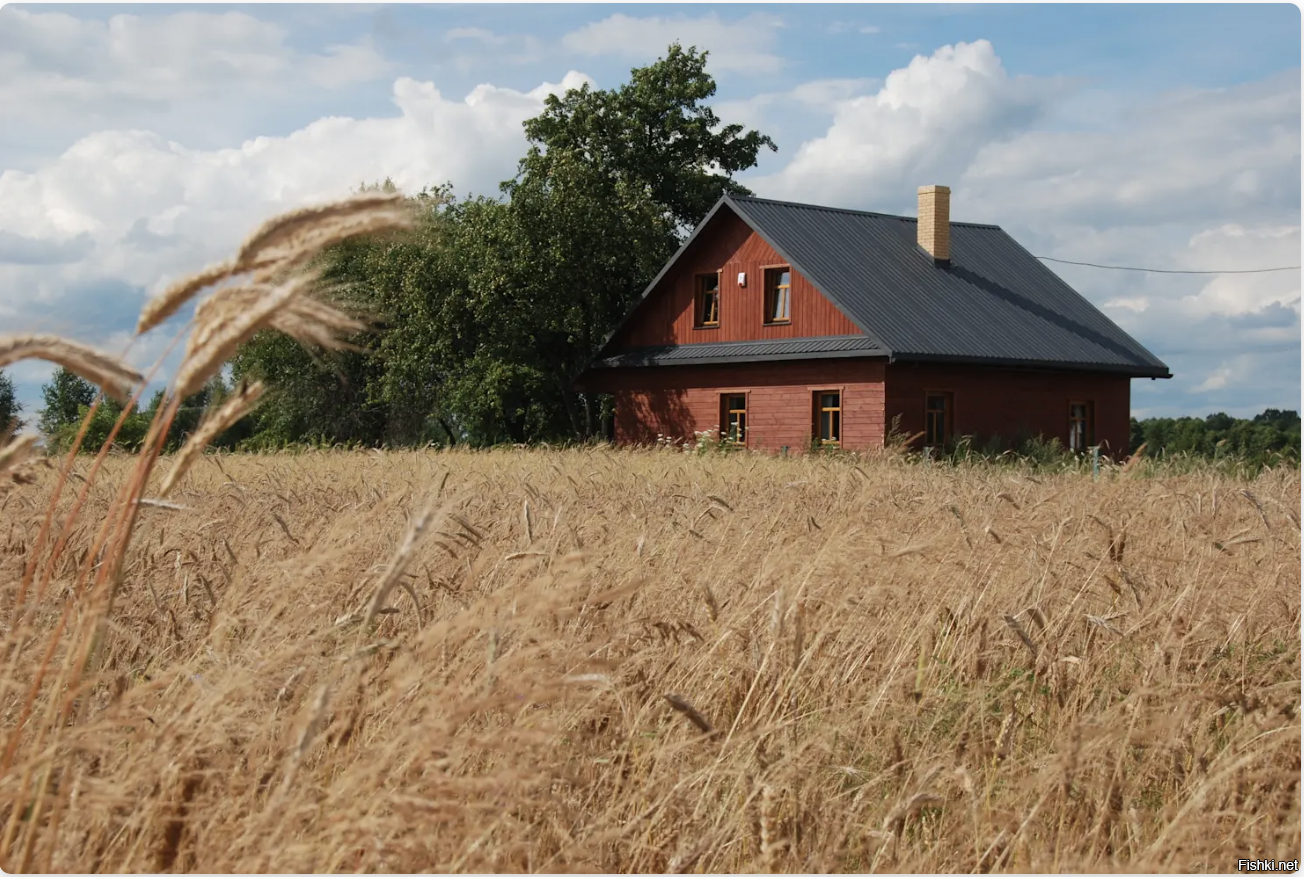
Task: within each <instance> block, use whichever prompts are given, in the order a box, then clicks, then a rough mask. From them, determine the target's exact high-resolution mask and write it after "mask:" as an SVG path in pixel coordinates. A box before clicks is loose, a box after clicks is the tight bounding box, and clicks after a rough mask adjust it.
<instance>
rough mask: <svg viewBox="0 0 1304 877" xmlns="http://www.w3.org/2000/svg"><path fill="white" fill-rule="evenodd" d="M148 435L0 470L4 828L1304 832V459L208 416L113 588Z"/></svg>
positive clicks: (770, 862) (849, 861) (141, 836)
mask: <svg viewBox="0 0 1304 877" xmlns="http://www.w3.org/2000/svg"><path fill="white" fill-rule="evenodd" d="M131 462H132V461H131V459H130V458H117V457H112V456H111V457H109V458H108V460H107V462H106V468H105V470H104V471H103V472H101V473H99V475H98V477H93V478H90V480H85V479H87V478H88V477H89V469H90V467H91V465H92V462H91V460H90V459H88V458H84V459H79V460H78V461H77V462H76V463H75V464H74V469H73V472H74V473H75V474H74V475H73V476H72V477H70V479H69V481H68V484H67V487H66V488H65V489H64V490H63V494H62V496H61V497H60V499H59V500H58V503H57V505H58V507H59V509H60V510H61V511H62V512H66V511H67V510H68V509H69V508H71V506H72V504H73V503H74V502H75V501H76V500H77V497H78V494H79V492H81V491H83V490H84V491H85V499H84V507H83V508H82V509H81V511H80V513H79V515H78V517H77V520H76V524H75V526H74V527H73V529H72V532H71V533H69V534H68V537H67V540H66V545H64V546H62V547H61V548H60V549H59V553H58V556H57V557H56V558H55V559H54V561H53V563H51V562H49V561H50V557H51V554H50V552H51V546H52V544H53V543H54V542H55V541H56V537H57V536H58V535H59V531H60V527H59V523H60V521H61V520H62V514H61V515H57V516H55V518H54V521H53V525H52V529H51V530H50V532H49V534H48V537H47V538H46V539H44V540H42V542H41V544H42V548H41V553H40V556H39V557H36V558H34V557H32V556H31V555H32V552H33V551H34V547H35V546H36V545H37V544H38V533H39V531H40V529H41V525H42V521H43V519H44V515H45V509H46V506H47V504H48V503H49V501H50V497H51V492H52V490H53V489H54V485H55V484H56V483H57V467H58V466H59V465H62V462H61V461H58V460H54V461H52V463H53V465H54V466H55V467H56V469H50V470H46V469H41V470H39V474H38V475H37V480H36V482H35V483H33V484H26V485H16V486H13V487H12V488H11V489H9V490H8V491H7V492H5V493H0V587H2V588H3V589H4V594H3V603H2V604H0V605H2V607H3V608H2V610H0V612H2V617H0V622H2V623H3V626H4V631H3V635H4V638H5V639H4V641H5V652H4V658H5V671H4V673H5V676H4V679H5V685H6V687H5V691H4V704H3V713H4V731H5V744H6V750H7V751H6V756H5V761H6V763H7V765H8V766H7V769H5V770H3V771H0V824H2V825H3V826H4V828H3V832H4V834H3V838H2V839H0V850H3V860H2V861H0V864H2V865H3V866H4V868H5V869H6V870H9V871H13V870H17V869H26V870H43V871H73V872H81V871H201V872H202V871H216V872H228V871H251V872H263V871H348V872H353V871H368V872H377V871H379V872H384V871H415V870H424V871H451V872H462V871H466V872H475V871H544V872H548V871H611V872H640V871H644V872H645V871H656V872H661V871H673V872H729V871H889V872H890V871H923V872H930V871H931V872H952V871H961V872H973V871H980V872H998V871H1048V872H1056V871H1196V872H1201V871H1219V872H1226V871H1233V870H1235V868H1236V860H1237V859H1238V858H1261V859H1262V858H1269V859H1293V858H1298V857H1299V856H1300V789H1299V780H1300V745H1301V740H1300V717H1299V708H1300V518H1299V510H1300V476H1299V472H1298V471H1273V472H1268V473H1266V474H1264V475H1261V476H1260V477H1258V478H1256V479H1254V480H1249V481H1245V480H1233V479H1230V478H1226V477H1222V476H1219V475H1216V474H1213V473H1203V474H1201V473H1195V474H1182V475H1177V474H1165V473H1164V471H1163V470H1162V469H1152V468H1147V466H1148V464H1147V465H1142V466H1138V467H1135V468H1133V469H1132V470H1130V471H1119V470H1118V469H1114V468H1110V469H1108V470H1107V471H1106V473H1105V474H1104V476H1103V477H1102V479H1101V480H1100V481H1099V482H1094V483H1093V482H1092V480H1091V478H1090V476H1089V475H1087V476H1084V475H1081V474H1077V473H1059V474H1038V473H1036V472H1034V471H1032V470H1026V469H1019V468H1017V467H995V466H972V467H968V466H960V467H951V466H942V465H937V466H933V467H931V468H930V467H924V466H921V465H917V464H910V463H907V462H905V461H903V460H901V459H897V458H893V457H891V456H883V457H880V458H877V459H855V458H842V457H814V458H794V459H775V458H771V457H760V456H751V455H746V454H727V455H720V454H708V455H704V456H698V455H695V454H684V453H678V452H672V451H664V450H661V451H615V450H608V449H594V450H569V451H549V450H530V451H524V450H522V451H492V452H435V451H429V452H389V453H381V452H369V453H363V452H354V453H346V452H312V453H304V454H298V455H280V456H276V455H269V456H252V455H250V456H231V455H224V456H211V455H210V456H207V457H205V458H203V459H202V460H200V461H199V462H198V463H196V464H195V466H194V468H193V469H191V471H190V472H189V474H188V475H186V476H185V478H184V479H183V480H182V482H181V483H180V485H179V487H178V488H177V489H176V490H174V491H173V492H172V493H171V494H169V496H168V500H169V502H171V503H173V504H175V507H168V506H165V505H148V504H146V505H142V506H141V507H140V513H139V518H138V520H137V522H136V526H135V532H134V537H133V539H132V541H131V543H130V546H129V548H128V549H127V552H126V555H125V559H124V562H123V565H122V573H121V580H120V584H119V586H118V588H117V592H116V596H115V597H114V598H113V602H112V605H111V607H106V606H105V605H104V604H101V603H96V602H95V601H93V600H91V599H90V598H89V597H88V594H89V593H90V590H91V589H90V586H89V584H87V583H86V582H84V581H83V582H82V583H81V584H79V575H80V573H79V570H81V571H87V570H89V571H91V572H93V571H94V569H95V564H96V562H97V558H96V557H94V556H88V555H89V552H90V549H91V546H92V545H93V544H94V539H95V536H96V530H97V527H98V526H99V525H100V523H101V522H102V521H104V520H106V517H107V515H108V507H109V503H110V501H111V499H112V498H113V496H114V495H115V492H116V490H117V488H118V487H119V486H120V485H121V483H122V481H123V479H125V478H126V477H127V475H128V472H129V468H130V464H131ZM161 463H164V464H165V463H166V460H164V461H161ZM159 468H160V469H162V468H165V466H160V467H159ZM158 480H159V476H158V474H157V473H156V474H155V475H154V481H153V482H152V483H154V484H157V481H158ZM145 495H146V496H151V495H154V494H151V493H150V491H149V490H146V491H145ZM427 507H428V508H429V509H430V515H429V517H428V519H425V520H424V526H421V527H418V528H417V529H418V530H419V531H420V532H412V531H411V529H410V523H411V522H412V520H413V519H414V518H420V517H421V516H420V515H419V513H420V512H421V510H422V509H425V508H427ZM419 523H420V521H419ZM29 561H31V562H32V568H33V569H34V570H35V571H36V575H35V576H34V578H33V580H32V581H31V582H30V584H29V585H26V586H25V585H24V569H25V566H26V565H27V564H28V563H29ZM46 569H48V570H49V572H50V576H49V581H48V583H44V584H43V578H44V577H43V575H42V574H41V573H42V571H44V570H46ZM20 592H22V594H21V596H20ZM18 607H21V608H18ZM97 607H98V608H97ZM105 611H107V614H106V615H103V623H102V624H101V623H99V622H100V618H101V614H102V613H103V612H105ZM97 613H101V614H97ZM368 616H370V621H368ZM56 634H58V635H57V636H56ZM92 634H93V635H92ZM71 645H76V649H73V648H71V647H70V646H71ZM85 646H90V647H92V650H91V651H88V652H85V654H86V655H87V656H88V661H89V663H88V664H87V665H86V669H85V671H84V672H83V673H82V674H81V675H80V678H79V677H78V675H77V674H76V673H74V672H72V671H70V670H69V667H70V666H73V665H75V663H76V659H77V657H78V655H80V654H82V652H81V651H80V650H81V649H83V648H84V647H85ZM65 707H66V709H64V708H65ZM61 710H62V711H61ZM65 714H66V716H67V718H66V719H65V720H60V718H59V717H60V716H64V715H65Z"/></svg>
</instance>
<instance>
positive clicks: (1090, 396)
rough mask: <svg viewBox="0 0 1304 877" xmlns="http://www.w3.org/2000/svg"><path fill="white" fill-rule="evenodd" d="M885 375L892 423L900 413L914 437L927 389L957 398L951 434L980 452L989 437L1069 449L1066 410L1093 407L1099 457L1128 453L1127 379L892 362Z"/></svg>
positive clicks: (919, 426) (903, 426)
mask: <svg viewBox="0 0 1304 877" xmlns="http://www.w3.org/2000/svg"><path fill="white" fill-rule="evenodd" d="M886 377H887V381H886V384H887V386H886V397H885V400H886V417H887V421H888V423H889V424H890V423H891V421H892V418H893V417H895V416H896V415H898V414H899V415H901V426H900V429H901V431H903V432H905V433H907V434H909V435H914V434H915V433H918V432H922V431H923V429H924V395H925V393H927V392H928V391H949V392H951V393H953V394H954V397H953V405H954V408H953V420H954V425H953V427H952V430H951V431H952V436H953V437H954V438H959V437H960V436H963V435H971V436H973V437H974V443H975V444H976V445H979V446H981V445H982V444H983V443H985V442H987V441H989V440H992V439H999V440H1001V441H1002V443H1003V444H1006V445H1009V444H1013V443H1015V442H1018V441H1020V440H1023V439H1027V438H1031V437H1033V436H1038V435H1040V436H1042V437H1043V438H1047V439H1049V438H1058V439H1059V440H1060V444H1061V445H1064V446H1067V445H1068V436H1069V405H1070V404H1072V403H1074V402H1091V403H1094V406H1095V440H1096V441H1097V442H1099V443H1101V444H1102V445H1103V446H1104V447H1102V453H1106V454H1110V455H1113V456H1122V455H1124V454H1126V453H1127V446H1128V432H1129V420H1128V418H1129V416H1130V404H1131V390H1132V386H1131V380H1130V379H1129V378H1127V377H1121V376H1119V375H1110V374H1099V373H1096V374H1092V373H1089V372H1084V373H1075V372H1067V371H1060V372H1054V371H1037V370H1031V369H1012V368H995V367H991V366H986V367H984V366H952V365H933V364H922V363H921V364H910V363H894V364H892V365H889V366H888V367H887V376H886Z"/></svg>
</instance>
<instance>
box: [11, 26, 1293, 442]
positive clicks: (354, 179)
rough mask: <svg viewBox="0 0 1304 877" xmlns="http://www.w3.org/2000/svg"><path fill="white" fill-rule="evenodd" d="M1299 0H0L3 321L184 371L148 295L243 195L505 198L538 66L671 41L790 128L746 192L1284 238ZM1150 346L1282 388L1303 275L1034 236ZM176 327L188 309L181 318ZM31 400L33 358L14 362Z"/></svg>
mask: <svg viewBox="0 0 1304 877" xmlns="http://www.w3.org/2000/svg"><path fill="white" fill-rule="evenodd" d="M1300 33H1301V20H1300V10H1299V8H1298V7H1296V6H1294V5H1290V4H1272V5H1269V4H1262V5H1254V4H1228V5H1221V4H1213V5H1203V4H1202V5H1195V4H1191V5H1185V4H1171V5H1112V4H1111V5H1104V4H1101V5H1003V4H1000V5H984V4H974V5H941V4H939V5H925V4H902V5H801V6H796V5H767V4H722V5H709V4H702V5H697V4H694V5H606V4H596V5H566V6H562V5H544V4H538V5H491V4H472V5H460V6H416V5H398V6H383V5H374V6H367V5H351V4H349V5H283V6H281V5H257V4H255V5H234V6H231V5H202V6H201V5H194V6H173V5H118V4H96V5H85V6H66V5H45V4H41V5H34V4H10V5H5V6H4V7H3V8H0V82H3V83H4V85H3V88H0V333H7V332H31V331H39V332H54V333H57V334H62V335H65V336H67V337H71V338H75V339H77V340H80V341H84V342H87V343H91V344H94V345H96V346H99V347H101V348H102V349H104V350H106V351H108V352H112V353H124V351H125V354H126V356H127V357H128V358H129V359H130V360H131V361H133V362H134V363H136V364H137V365H139V366H142V367H149V366H151V365H153V364H154V363H155V362H156V361H158V360H159V359H160V357H163V360H162V361H163V366H162V368H161V370H160V372H159V373H158V376H159V377H165V376H166V375H168V374H170V373H171V371H172V370H173V369H174V368H175V364H176V358H177V354H176V351H172V352H170V353H169V352H168V347H169V345H170V343H171V341H172V335H173V334H174V333H173V332H170V331H168V328H166V327H165V328H164V329H161V330H156V331H155V332H153V333H150V334H148V335H146V336H144V337H143V338H140V339H134V340H133V339H132V328H133V326H134V325H135V321H136V317H137V315H138V313H139V310H140V307H141V305H142V304H143V303H144V301H145V300H146V299H147V298H148V296H149V295H151V294H153V293H155V292H157V291H158V290H160V289H161V288H163V287H164V286H166V284H167V283H168V282H169V281H170V280H172V279H175V278H176V277H178V276H181V275H183V274H186V273H189V272H191V271H193V270H196V269H198V268H200V267H203V266H204V265H206V264H208V263H210V262H213V261H216V260H218V259H220V258H223V257H225V256H226V255H227V254H229V253H230V252H231V251H232V249H233V248H234V246H235V245H236V244H237V243H238V242H239V240H240V239H241V238H242V237H243V236H244V234H245V233H246V232H247V231H248V230H250V228H251V227H252V226H253V225H254V224H256V223H257V222H258V221H260V220H262V219H264V218H266V217H268V216H271V215H274V214H276V213H279V212H282V211H284V210H287V209H291V208H293V207H297V206H300V205H303V204H306V203H311V202H315V201H320V200H324V199H329V198H333V197H337V196H340V195H343V194H346V193H347V192H349V191H350V190H352V189H354V188H356V187H357V186H358V185H359V184H361V183H365V182H375V181H379V180H382V179H384V178H386V177H389V178H391V179H392V180H393V181H394V182H395V183H397V184H398V185H399V186H400V187H401V188H402V189H403V190H404V191H408V192H416V191H419V190H420V189H421V188H423V187H425V186H433V185H438V184H441V183H451V184H452V186H453V187H454V189H455V191H456V192H457V193H459V194H462V195H468V194H484V195H496V193H497V191H498V189H497V184H498V183H499V182H500V181H501V180H503V179H506V178H509V177H510V176H512V174H513V172H514V170H515V167H516V162H517V160H518V159H519V158H520V157H521V155H522V154H523V153H524V151H525V139H524V134H523V131H522V126H521V125H522V122H523V121H524V120H525V119H527V118H530V117H531V116H533V115H535V114H537V113H538V112H539V111H540V110H541V109H542V106H543V100H544V99H545V98H546V96H547V95H548V94H555V93H560V92H563V91H565V90H566V89H567V88H572V87H576V86H578V85H580V84H582V83H584V82H590V83H592V84H593V85H595V86H596V87H599V88H611V87H616V86H619V85H620V84H621V83H622V82H624V81H626V80H627V78H628V76H629V71H630V69H631V68H632V67H638V66H642V65H645V64H648V63H650V62H652V61H654V60H656V58H658V57H659V56H661V55H663V54H664V53H665V50H666V48H667V46H668V45H669V44H670V43H672V42H674V41H676V40H678V41H680V42H681V43H683V44H684V45H686V46H688V45H692V46H697V47H698V48H701V49H705V50H708V51H709V52H710V60H709V62H708V70H709V72H711V73H712V75H713V76H714V77H715V79H716V81H717V83H718V91H717V94H716V96H715V98H714V100H713V106H714V107H715V109H716V112H717V114H718V115H719V116H720V117H721V118H722V119H723V120H724V121H726V122H737V123H740V124H743V125H746V126H748V127H752V128H756V129H758V130H760V131H762V132H764V133H766V134H769V135H770V136H771V137H772V138H773V139H774V141H775V143H776V144H777V145H778V151H777V152H776V153H773V154H771V153H765V154H764V155H763V156H762V158H761V161H760V163H759V164H758V166H757V167H756V168H754V169H752V170H750V171H748V172H746V173H744V174H742V175H740V177H739V179H740V180H741V181H742V182H743V183H744V184H745V185H747V186H748V187H750V188H751V189H752V190H753V191H754V192H755V193H756V194H758V195H761V196H765V197H773V198H781V199H785V200H793V201H802V202H807V203H814V204H823V205H828V206H837V207H849V208H856V209H863V210H873V211H881V212H888V213H898V214H902V215H914V213H915V209H916V200H915V199H916V195H915V192H916V190H917V189H918V187H919V186H921V185H925V184H942V185H948V186H950V187H951V190H952V207H951V211H952V218H953V219H954V220H957V221H970V222H984V223H995V224H998V225H1001V226H1002V227H1003V228H1005V230H1006V231H1008V232H1009V233H1010V234H1011V235H1013V236H1014V237H1015V239H1016V240H1018V241H1019V242H1020V243H1021V244H1023V246H1024V247H1026V248H1027V249H1028V250H1030V251H1031V252H1032V253H1034V254H1036V255H1038V256H1048V257H1053V258H1057V259H1066V260H1071V261H1082V262H1095V263H1100V264H1106V265H1121V266H1137V267H1145V268H1154V269H1163V270H1168V271H1173V270H1179V271H1226V270H1229V269H1241V270H1244V269H1260V268H1273V267H1282V266H1298V265H1299V264H1300V255H1301V252H1300V207H1301V156H1300V135H1301V114H1300V81H1301V80H1300ZM1050 267H1051V268H1052V269H1053V270H1054V271H1056V273H1058V274H1059V275H1060V276H1061V277H1063V278H1064V279H1065V280H1067V281H1068V282H1069V283H1070V284H1071V285H1072V286H1073V287H1074V288H1075V289H1077V290H1078V291H1079V292H1081V293H1082V294H1083V295H1084V296H1086V297H1087V298H1088V299H1089V300H1090V301H1091V302H1092V303H1094V304H1095V305H1096V306H1097V307H1099V308H1100V309H1101V310H1103V311H1104V313H1106V314H1107V315H1108V316H1109V317H1110V318H1111V319H1113V320H1114V321H1115V322H1116V323H1118V324H1119V325H1120V326H1122V327H1123V328H1124V329H1126V330H1127V331H1128V332H1130V333H1131V334H1132V335H1133V336H1134V337H1136V338H1137V339H1138V340H1139V341H1140V342H1141V343H1142V344H1144V345H1145V346H1146V347H1147V348H1149V349H1150V350H1151V351H1152V352H1153V353H1155V354H1156V355H1157V356H1159V357H1160V358H1161V359H1163V360H1164V361H1165V362H1166V363H1167V364H1168V366H1169V367H1170V369H1171V370H1172V371H1173V372H1174V374H1175V377H1174V378H1172V379H1171V380H1161V381H1150V380H1137V381H1134V382H1133V384H1132V390H1133V392H1132V408H1133V415H1134V416H1137V417H1147V416H1178V415H1205V414H1209V413H1212V412H1215V411H1225V412H1227V413H1229V414H1232V415H1236V416H1249V415H1252V414H1255V413H1257V412H1259V411H1262V410H1263V409H1265V408H1269V407H1272V408H1293V409H1299V408H1300V392H1301V390H1300V361H1301V356H1300V272H1299V271H1298V270H1293V271H1281V272H1273V273H1261V274H1204V275H1192V274H1157V273H1139V272H1130V271H1111V270H1100V269H1095V268H1085V267H1077V266H1071V265H1062V264H1056V263H1051V264H1050ZM172 328H175V327H172ZM10 375H11V376H12V377H13V378H14V380H15V382H16V383H17V385H18V390H19V398H20V401H21V402H23V404H24V406H25V411H24V416H25V417H27V418H28V419H29V420H31V419H34V417H35V416H36V412H37V410H38V409H39V408H40V386H41V384H42V383H43V382H44V381H45V380H47V379H48V378H49V375H50V369H49V368H47V367H46V366H44V365H43V364H30V363H28V364H19V365H16V366H13V367H11V369H10Z"/></svg>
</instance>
